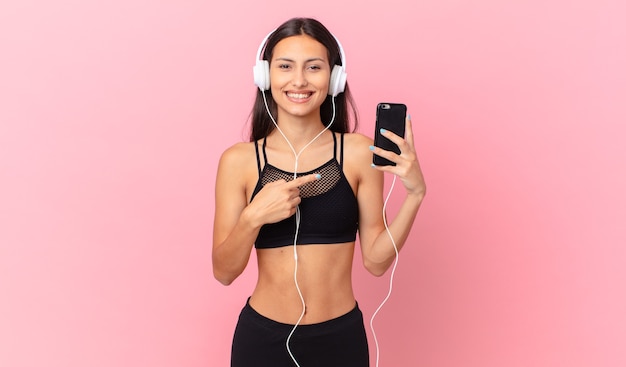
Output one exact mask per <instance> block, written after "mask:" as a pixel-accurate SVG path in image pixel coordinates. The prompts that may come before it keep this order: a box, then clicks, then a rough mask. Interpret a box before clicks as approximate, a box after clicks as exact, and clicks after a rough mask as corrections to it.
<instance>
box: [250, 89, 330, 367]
mask: <svg viewBox="0 0 626 367" xmlns="http://www.w3.org/2000/svg"><path fill="white" fill-rule="evenodd" d="M261 94H262V95H263V102H264V104H265V110H266V111H267V114H268V115H269V117H270V119H271V120H272V122H273V123H274V126H275V127H276V129H277V130H278V132H279V133H280V134H281V135H282V136H283V138H285V141H286V142H287V144H288V145H289V148H291V151H292V152H293V155H294V158H295V164H294V169H293V178H294V179H296V177H297V173H298V159H299V158H300V154H302V152H303V151H304V149H306V148H307V147H308V146H309V145H311V143H313V142H314V141H315V140H316V139H317V138H319V137H320V136H321V135H322V134H323V133H324V132H325V131H326V130H328V129H329V128H330V126H331V125H332V124H333V122H334V121H335V112H336V110H335V96H332V99H331V101H332V105H333V115H332V117H331V119H330V123H329V124H328V125H327V126H326V127H325V128H324V129H323V130H322V131H320V132H319V133H318V134H317V135H315V137H314V138H313V139H311V141H310V142H308V143H307V144H306V145H305V146H304V147H302V149H300V152H298V153H296V150H295V149H294V147H293V145H291V142H290V141H289V139H287V136H286V135H285V134H284V133H283V131H282V130H281V129H280V127H278V123H276V120H274V117H273V116H272V114H271V112H270V109H269V107H268V106H267V98H266V97H265V92H261ZM266 163H267V162H266ZM295 215H296V218H295V219H296V232H295V234H294V238H293V257H294V262H295V266H294V271H293V280H294V282H295V284H296V290H297V291H298V295H299V296H300V301H301V302H302V313H301V314H300V318H298V321H297V322H296V323H295V325H294V326H293V329H291V332H290V333H289V336H287V341H286V342H285V346H286V347H287V352H288V353H289V356H290V357H291V359H292V360H293V363H295V364H296V366H297V367H300V364H299V363H298V361H297V360H296V358H295V357H294V355H293V353H292V352H291V348H290V347H289V342H290V341H291V337H292V336H293V333H294V332H295V331H296V328H297V327H298V325H300V322H301V321H302V319H303V318H304V314H305V312H306V303H305V302H304V296H303V295H302V291H301V290H300V286H299V285H298V250H297V247H296V244H297V240H298V232H299V230H300V207H299V206H297V207H296V214H295Z"/></svg>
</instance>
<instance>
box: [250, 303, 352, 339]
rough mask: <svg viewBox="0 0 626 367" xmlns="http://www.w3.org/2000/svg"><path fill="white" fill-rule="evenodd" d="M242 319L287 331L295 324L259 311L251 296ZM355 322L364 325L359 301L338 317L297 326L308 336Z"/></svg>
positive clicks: (330, 331)
mask: <svg viewBox="0 0 626 367" xmlns="http://www.w3.org/2000/svg"><path fill="white" fill-rule="evenodd" d="M239 317H240V319H242V320H248V321H251V322H254V323H255V324H256V325H258V326H261V327H264V328H266V329H269V330H273V331H285V332H287V333H288V332H290V331H291V329H293V327H294V325H293V324H286V323H282V322H278V321H275V320H272V319H270V318H267V317H265V316H263V315H261V314H260V313H258V312H257V311H256V310H255V309H254V308H252V306H250V298H248V300H247V301H246V305H245V306H244V307H243V309H242V310H241V315H240V316H239ZM355 324H358V325H363V313H362V312H361V310H360V309H359V304H358V302H356V303H355V305H354V308H353V309H352V310H350V311H349V312H348V313H345V314H343V315H341V316H338V317H336V318H333V319H330V320H327V321H322V322H319V323H315V324H304V325H298V327H297V328H296V333H297V334H301V335H302V334H306V335H308V336H314V335H317V334H326V333H332V332H333V331H336V330H341V329H345V328H348V327H354V325H355Z"/></svg>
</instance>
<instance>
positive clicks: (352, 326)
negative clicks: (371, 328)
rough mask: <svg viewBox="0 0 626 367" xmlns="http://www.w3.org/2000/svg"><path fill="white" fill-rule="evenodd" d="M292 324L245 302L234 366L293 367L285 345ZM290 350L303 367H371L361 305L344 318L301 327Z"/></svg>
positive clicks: (236, 344) (235, 344) (237, 336)
mask: <svg viewBox="0 0 626 367" xmlns="http://www.w3.org/2000/svg"><path fill="white" fill-rule="evenodd" d="M292 329H293V325H289V324H283V323H280V322H277V321H274V320H270V319H268V318H267V317H265V316H262V315H261V314H259V313H258V312H256V311H255V310H254V309H253V308H252V307H250V304H249V302H246V305H245V307H244V308H243V310H241V314H240V315H239V322H238V323H237V327H236V328H235V336H234V338H233V348H232V355H231V364H230V365H231V367H294V366H296V364H295V363H294V362H293V360H292V359H291V357H290V356H289V353H288V352H287V347H286V345H285V342H286V341H287V337H288V336H289V333H290V332H291V330H292ZM289 348H290V349H291V352H292V353H293V355H294V357H295V358H296V360H297V361H298V364H299V365H300V366H301V367H369V352H368V347H367V336H366V334H365V327H364V326H363V314H362V313H361V310H360V309H359V306H358V304H357V305H356V306H355V307H354V309H352V311H350V312H348V313H347V314H345V315H343V316H339V317H337V318H335V319H332V320H328V321H324V322H321V323H318V324H310V325H299V326H298V327H297V328H296V331H295V332H294V334H293V336H292V337H291V339H290V341H289Z"/></svg>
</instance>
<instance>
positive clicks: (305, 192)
mask: <svg viewBox="0 0 626 367" xmlns="http://www.w3.org/2000/svg"><path fill="white" fill-rule="evenodd" d="M332 163H333V161H328V162H326V163H325V164H324V165H323V166H321V167H319V168H318V169H316V170H315V171H310V172H305V173H300V174H299V175H300V176H305V175H308V174H311V173H318V174H320V175H321V176H322V177H321V178H320V179H319V180H315V181H313V182H309V183H306V184H304V185H302V186H300V197H302V198H308V197H312V196H318V195H321V194H324V193H326V192H328V191H329V190H330V189H332V188H333V187H335V185H336V184H337V181H339V179H340V178H341V172H340V171H339V167H338V166H337V165H336V164H332ZM281 179H282V180H285V181H291V180H293V173H290V172H285V171H283V170H280V169H278V168H276V167H274V166H272V165H269V164H267V165H266V166H265V169H264V170H263V175H262V177H261V184H262V185H263V186H265V185H266V184H268V183H270V182H274V181H277V180H281Z"/></svg>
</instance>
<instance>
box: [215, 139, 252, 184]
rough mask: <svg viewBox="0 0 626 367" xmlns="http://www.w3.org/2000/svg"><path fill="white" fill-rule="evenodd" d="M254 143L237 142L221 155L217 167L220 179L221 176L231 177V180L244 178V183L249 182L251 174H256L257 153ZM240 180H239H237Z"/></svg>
mask: <svg viewBox="0 0 626 367" xmlns="http://www.w3.org/2000/svg"><path fill="white" fill-rule="evenodd" d="M254 149H255V148H254V143H250V142H245V143H236V144H234V145H232V146H231V147H229V148H228V149H226V150H225V151H224V152H223V153H222V156H221V157H220V161H219V167H218V169H217V176H218V179H219V178H220V177H221V176H228V177H230V179H229V181H230V182H233V180H235V179H237V178H242V179H243V181H240V182H242V183H244V182H247V180H248V179H250V177H251V175H256V172H257V164H256V153H255V150H254ZM237 181H239V180H237Z"/></svg>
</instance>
